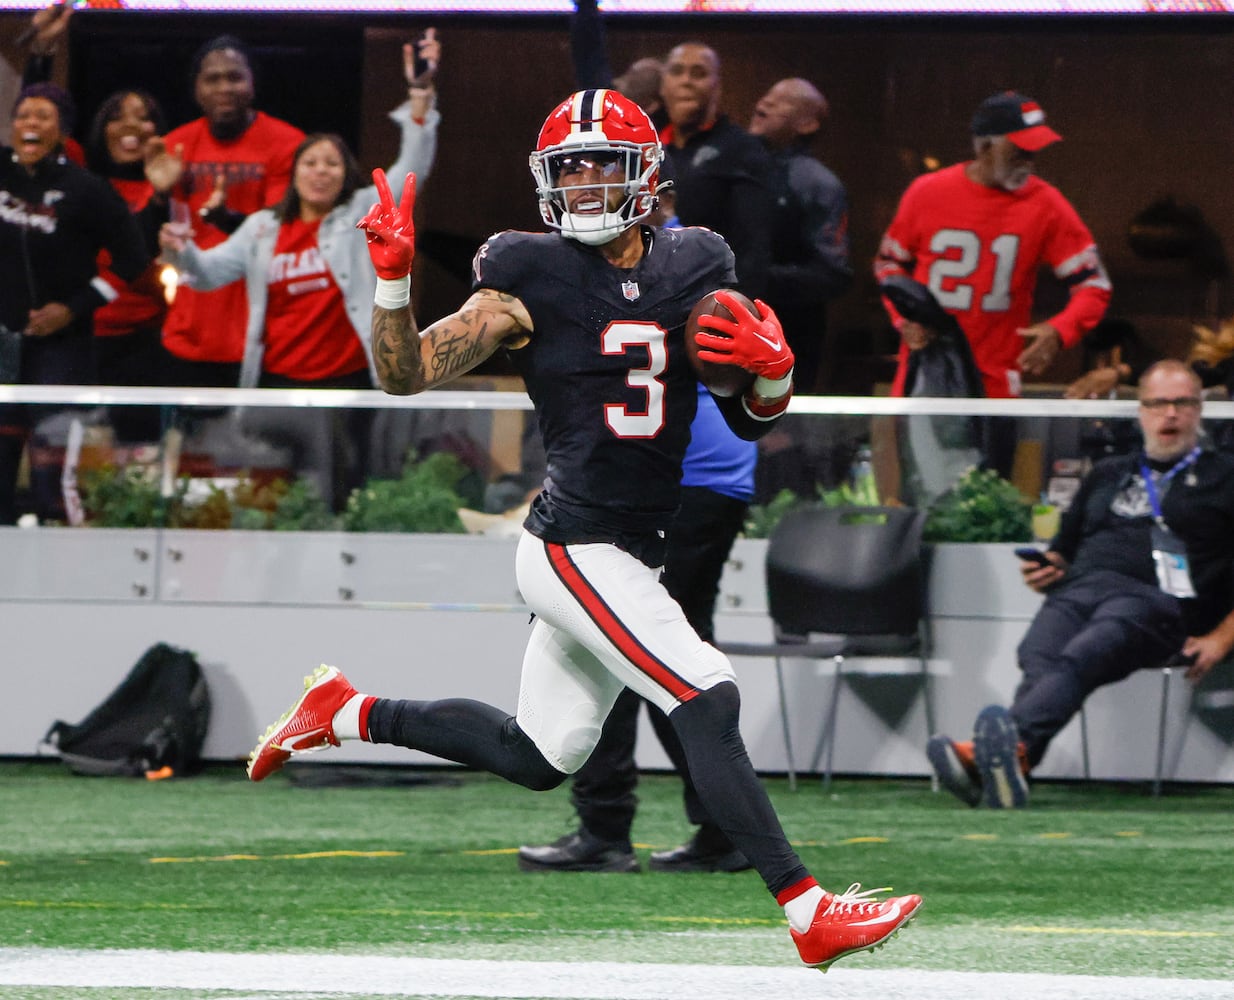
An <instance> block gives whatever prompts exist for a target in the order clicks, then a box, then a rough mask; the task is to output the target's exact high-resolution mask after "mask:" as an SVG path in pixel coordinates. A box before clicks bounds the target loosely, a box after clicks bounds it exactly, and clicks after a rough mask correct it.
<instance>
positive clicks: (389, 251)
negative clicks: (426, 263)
mask: <svg viewBox="0 0 1234 1000" xmlns="http://www.w3.org/2000/svg"><path fill="white" fill-rule="evenodd" d="M373 183H374V184H375V185H376V187H377V198H378V201H377V203H376V204H375V205H373V207H372V208H370V209H369V210H368V215H366V216H365V217H364V218H363V219H361V220H360V221H359V222H357V223H356V228H357V229H363V230H364V233H365V237H366V239H367V241H368V255H369V257H370V258H371V259H372V261H373V268H374V269H375V270H376V271H377V277H379V278H382V279H384V280H386V281H396V280H398V279H400V278H406V277H407V276H408V275H409V274H411V263H412V261H413V260H414V259H415V256H416V230H415V226H414V225H413V224H412V221H411V216H412V209H413V207H414V206H415V203H416V176H415V174H408V175H407V178H406V180H404V181H403V196H402V198H401V199H400V201H399V203H398V205H397V206H396V205H395V204H394V194H393V192H391V190H390V182H389V181H388V180H387V179H386V172H385V171H384V170H382V169H381V168H380V167H379V168H378V169H376V170H374V171H373Z"/></svg>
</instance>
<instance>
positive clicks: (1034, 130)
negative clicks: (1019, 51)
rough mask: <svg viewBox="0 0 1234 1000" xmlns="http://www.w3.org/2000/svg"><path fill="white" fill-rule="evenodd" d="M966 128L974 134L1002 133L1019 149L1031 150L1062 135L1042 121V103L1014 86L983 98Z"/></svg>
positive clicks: (1043, 112) (1041, 147) (1043, 145)
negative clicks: (1014, 88)
mask: <svg viewBox="0 0 1234 1000" xmlns="http://www.w3.org/2000/svg"><path fill="white" fill-rule="evenodd" d="M969 130H970V131H971V132H972V134H973V135H1005V136H1006V137H1007V138H1008V139H1010V140H1011V142H1012V143H1014V144H1015V145H1017V146H1019V147H1020V148H1021V149H1027V150H1028V151H1029V152H1034V153H1035V152H1036V151H1037V150H1039V149H1044V148H1045V147H1046V146H1048V145H1050V143H1053V142H1058V141H1060V140H1061V139H1062V136H1061V135H1059V134H1058V133H1057V132H1055V131H1054V130H1053V129H1052V128H1050V126H1048V125H1047V124H1046V123H1045V111H1043V110H1042V108H1041V105H1040V104H1038V103H1037V102H1036V101H1034V100H1033V99H1032V98H1031V97H1025V96H1024V95H1023V94H1017V93H1016V92H1015V91H1014V90H1004V91H1003V92H1002V93H999V94H995V95H994V96H993V97H987V98H986V99H985V100H984V101H982V102H981V106H980V107H978V108H977V113H976V114H975V115H973V121H972V124H971V125H970V126H969Z"/></svg>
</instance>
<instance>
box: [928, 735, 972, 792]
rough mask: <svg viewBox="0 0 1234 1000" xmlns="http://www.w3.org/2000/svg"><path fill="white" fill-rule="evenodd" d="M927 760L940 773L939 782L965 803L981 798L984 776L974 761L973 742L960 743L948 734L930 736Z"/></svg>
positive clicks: (936, 772)
mask: <svg viewBox="0 0 1234 1000" xmlns="http://www.w3.org/2000/svg"><path fill="white" fill-rule="evenodd" d="M926 759H927V760H928V761H929V762H930V766H931V767H932V768H934V773H935V774H937V775H938V783H939V784H940V785H942V787H943V788H945V789H947V791H949V792H950V793H951V794H952V795H954V796H955V797H956V798H957V799H959V800H960V801H961V802H963V803H964V804H965V805H966V806H975V805H976V804H977V803H978V802H980V801H981V775H980V774H979V773H978V772H977V765H976V763H975V761H974V760H973V744H972V743H971V742H969V743H958V742H956V741H955V740H953V739H951V737H949V736H941V735H940V736H931V737H930V741H929V742H928V743H927V744H926Z"/></svg>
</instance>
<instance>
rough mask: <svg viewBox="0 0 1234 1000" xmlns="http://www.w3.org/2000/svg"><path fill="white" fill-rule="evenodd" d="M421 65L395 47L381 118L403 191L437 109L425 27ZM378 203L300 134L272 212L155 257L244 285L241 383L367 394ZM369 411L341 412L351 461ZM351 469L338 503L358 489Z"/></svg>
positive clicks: (166, 239)
mask: <svg viewBox="0 0 1234 1000" xmlns="http://www.w3.org/2000/svg"><path fill="white" fill-rule="evenodd" d="M419 45H420V52H419V54H420V55H421V57H422V58H424V59H425V60H426V61H427V63H428V67H429V68H428V70H427V71H426V72H425V73H424V74H423V75H422V76H420V77H419V78H417V77H416V76H415V74H414V58H413V56H414V53H413V50H412V47H411V45H406V46H404V48H403V61H404V73H405V75H406V78H407V80H408V87H409V89H408V94H409V97H408V100H407V101H406V102H405V103H404V104H402V105H401V106H400V107H398V108H396V109H395V110H394V111H392V112H391V113H390V117H391V119H392V120H393V121H395V122H396V123H397V124H398V126H399V128H400V130H401V133H402V138H401V142H400V146H399V155H398V159H397V160H396V161H395V163H394V164H393V165H392V166H391V167H390V168H389V170H388V171H387V173H388V176H390V177H392V178H395V180H396V183H397V184H399V185H401V184H402V182H403V180H402V179H403V177H404V176H406V175H407V174H408V173H414V174H415V175H416V178H417V179H418V180H420V181H423V180H424V179H425V178H426V177H427V176H428V173H429V170H430V169H431V168H432V165H433V158H434V156H435V154H436V149H437V126H438V123H439V122H440V120H441V116H440V114H439V113H438V112H437V110H436V109H435V108H434V106H433V105H434V102H435V89H434V86H433V77H434V75H435V74H436V70H437V65H438V62H439V60H440V54H441V43H440V42H439V41H438V40H437V38H436V33H435V32H434V31H433V29H431V28H430V29H429V30H428V31H427V32H425V38H424V39H422V40H421V41H420V43H419ZM376 197H377V191H376V188H374V187H372V186H367V187H365V186H362V175H361V172H360V167H359V165H358V164H357V162H356V158H355V156H354V155H353V154H352V152H351V150H350V149H348V148H347V144H346V143H345V142H344V141H343V139H342V138H341V137H339V136H337V135H332V134H324V133H316V134H313V135H310V136H308V137H306V138H305V139H304V141H303V142H301V143H300V145H299V146H298V147H297V148H296V150H295V154H294V156H293V159H292V183H291V186H290V187H289V188H288V189H287V191H286V193H285V194H284V195H283V197H282V199H281V200H280V201H279V202H278V204H276V205H275V206H274V207H273V208H269V209H263V210H262V211H259V212H256V213H254V214H253V215H250V216H249V217H248V218H247V219H246V220H245V221H244V222H243V223H242V224H241V226H240V227H239V228H238V229H237V230H236V231H235V232H234V233H233V234H232V235H231V236H229V237H227V239H225V240H224V241H223V242H222V243H217V244H215V245H213V246H211V247H210V248H209V249H203V248H202V247H200V246H199V245H198V244H197V243H196V241H195V240H192V239H189V238H187V235H186V232H185V227H184V226H183V225H182V224H179V223H174V222H173V223H169V224H168V225H166V226H164V227H163V229H162V232H161V233H160V235H159V244H160V246H161V248H162V250H163V257H164V259H165V260H166V261H167V262H169V263H171V264H172V265H174V266H175V267H176V268H177V269H178V270H179V271H181V272H182V273H183V274H184V275H186V276H187V278H188V280H189V281H190V283H191V284H192V285H193V286H194V287H195V288H198V289H200V290H202V291H207V290H210V289H216V288H225V287H228V286H232V285H234V286H235V287H240V286H239V284H238V283H239V282H240V280H241V279H244V287H245V288H246V289H247V292H248V295H247V298H248V303H249V310H248V327H247V335H246V340H245V346H244V362H243V365H242V369H241V374H240V383H239V384H240V385H241V386H244V387H246V388H247V387H253V386H263V387H267V388H333V389H340V388H342V389H372V388H374V386H375V385H376V381H375V370H374V367H373V360H372V350H371V346H370V339H371V338H370V333H371V322H372V300H373V290H374V288H375V287H376V285H375V282H376V278H375V276H374V274H373V269H372V268H371V267H369V266H368V264H367V258H368V250H367V249H366V245H365V238H364V234H363V233H362V232H360V231H359V230H357V229H356V223H357V222H359V221H360V219H361V218H362V217H363V216H364V215H365V213H366V212H367V211H368V208H369V206H370V205H372V204H373V201H374V200H375V199H376ZM370 414H371V411H369V410H357V411H354V412H353V413H352V414H350V415H349V416H348V418H347V419H348V422H349V424H350V431H349V437H350V439H351V441H352V443H353V449H352V453H353V455H354V456H356V461H357V462H358V460H359V456H361V455H363V454H364V451H365V447H364V438H365V437H366V430H365V428H366V427H367V424H368V417H369V416H370ZM362 472H363V469H361V468H353V470H352V472H351V474H350V475H345V476H344V480H345V482H344V483H343V484H341V493H342V495H341V496H336V497H335V500H336V502H337V501H339V500H341V499H342V498H343V496H345V494H346V492H347V491H348V490H349V488H350V487H351V486H354V485H358V482H357V481H358V480H359V479H360V478H362V477H361V473H362Z"/></svg>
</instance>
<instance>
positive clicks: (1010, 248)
mask: <svg viewBox="0 0 1234 1000" xmlns="http://www.w3.org/2000/svg"><path fill="white" fill-rule="evenodd" d="M951 250H959V251H960V256H959V257H946V256H943V255H944V254H946V253H947V252H948V251H951ZM930 252H931V253H934V254H938V255H939V257H938V259H937V260H935V261H934V262H933V263H932V264H931V265H930V291H932V292H933V293H934V297H935V298H936V299H938V301H939V304H940V305H942V306H943V307H944V308H945V309H954V310H956V311H957V312H967V311H968V310H969V309H970V308H971V307H972V304H973V286H972V285H971V284H965V283H964V279H966V278H970V277H972V275H973V274H974V273H975V272H976V270H977V265H978V264H979V263H980V262H981V237H980V236H978V235H977V234H976V233H974V232H972V231H971V230H968V229H940V230H939V231H938V232H936V233H935V234H934V236H933V237H932V238H931V240H930ZM1019 252H1020V237H1019V236H1017V235H1016V234H1015V233H1003V234H1002V235H1001V236H996V237H995V238H994V239H993V240H991V241H990V253H992V254H994V278H993V280H992V281H991V283H990V290H989V291H988V292H987V293H986V294H985V295H983V296H982V297H981V309H982V311H983V312H1006V311H1007V310H1008V309H1009V308H1010V307H1011V276H1012V275H1013V274H1015V261H1016V257H1017V255H1018V254H1019ZM945 281H946V282H948V284H949V286H950V287H948V288H946V289H944V288H943V282H945Z"/></svg>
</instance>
